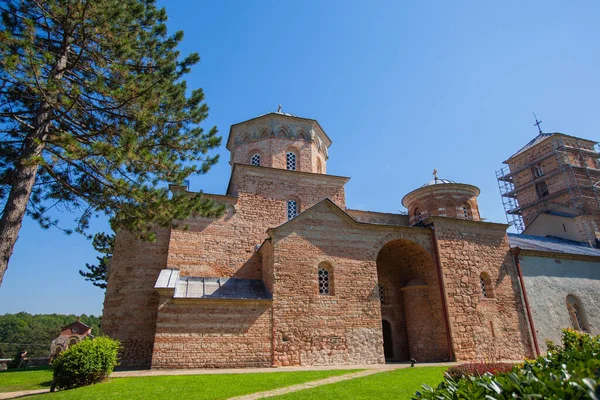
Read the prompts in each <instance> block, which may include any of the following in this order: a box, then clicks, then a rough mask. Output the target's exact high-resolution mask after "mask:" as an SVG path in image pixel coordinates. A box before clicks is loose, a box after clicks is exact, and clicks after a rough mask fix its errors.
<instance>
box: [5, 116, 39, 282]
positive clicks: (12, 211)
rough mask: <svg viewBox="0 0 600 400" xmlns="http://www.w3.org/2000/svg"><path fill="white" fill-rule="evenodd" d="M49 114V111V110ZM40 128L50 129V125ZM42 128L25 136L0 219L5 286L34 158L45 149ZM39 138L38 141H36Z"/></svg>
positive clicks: (30, 184)
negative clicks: (5, 275) (5, 276)
mask: <svg viewBox="0 0 600 400" xmlns="http://www.w3.org/2000/svg"><path fill="white" fill-rule="evenodd" d="M46 114H48V113H47V112H46ZM46 118H47V117H46ZM40 128H42V129H43V128H45V129H44V130H47V126H46V127H40ZM40 130H41V129H39V128H38V129H37V131H38V132H35V133H34V134H32V135H30V137H28V138H27V139H25V147H24V148H23V155H22V156H21V159H20V160H19V164H18V165H17V167H16V169H15V171H14V174H13V182H14V183H13V185H12V187H11V189H10V193H9V195H8V200H7V201H6V206H5V207H4V212H3V213H2V218H0V285H2V279H3V278H4V272H6V269H7V268H8V260H10V256H11V255H12V253H13V249H14V247H15V243H16V242H17V237H18V235H19V230H21V225H22V224H23V217H25V211H26V210H27V203H29V197H30V196H31V189H32V188H33V184H34V183H35V176H36V174H37V169H38V163H37V162H31V159H32V158H33V157H36V156H39V155H40V154H41V153H42V150H43V149H44V143H43V137H44V136H46V132H43V131H42V132H39V131H40ZM36 137H37V138H38V140H39V141H38V140H36ZM40 139H41V140H40Z"/></svg>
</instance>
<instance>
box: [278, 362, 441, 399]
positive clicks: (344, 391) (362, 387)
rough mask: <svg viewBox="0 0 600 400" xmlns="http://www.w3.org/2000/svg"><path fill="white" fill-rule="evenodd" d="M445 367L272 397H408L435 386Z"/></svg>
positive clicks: (392, 373)
mask: <svg viewBox="0 0 600 400" xmlns="http://www.w3.org/2000/svg"><path fill="white" fill-rule="evenodd" d="M446 369H448V367H418V368H404V369H397V370H395V371H390V372H381V373H379V374H375V375H369V376H365V377H363V378H356V379H351V380H348V381H343V382H338V383H333V384H331V385H323V386H319V387H316V388H314V389H307V390H300V391H298V392H294V393H290V394H286V395H283V396H278V397H273V398H274V399H278V400H292V399H303V400H310V399H369V400H371V399H397V400H401V399H410V398H411V397H412V396H413V395H414V394H415V392H416V391H417V390H421V385H422V384H424V383H426V384H428V385H429V386H432V387H436V386H437V385H438V384H439V383H440V382H441V381H442V379H443V377H444V371H445V370H446Z"/></svg>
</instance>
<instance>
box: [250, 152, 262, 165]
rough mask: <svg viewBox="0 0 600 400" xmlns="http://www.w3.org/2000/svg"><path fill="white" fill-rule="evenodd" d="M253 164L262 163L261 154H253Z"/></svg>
mask: <svg viewBox="0 0 600 400" xmlns="http://www.w3.org/2000/svg"><path fill="white" fill-rule="evenodd" d="M251 164H252V165H256V166H259V165H260V154H255V155H253V156H252V159H251Z"/></svg>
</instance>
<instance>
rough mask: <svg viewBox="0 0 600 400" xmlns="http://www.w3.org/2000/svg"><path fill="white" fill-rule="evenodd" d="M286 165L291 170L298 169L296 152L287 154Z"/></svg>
mask: <svg viewBox="0 0 600 400" xmlns="http://www.w3.org/2000/svg"><path fill="white" fill-rule="evenodd" d="M285 167H286V168H287V169H288V170H290V171H295V170H296V154H294V153H292V152H291V151H288V152H287V153H286V154H285Z"/></svg>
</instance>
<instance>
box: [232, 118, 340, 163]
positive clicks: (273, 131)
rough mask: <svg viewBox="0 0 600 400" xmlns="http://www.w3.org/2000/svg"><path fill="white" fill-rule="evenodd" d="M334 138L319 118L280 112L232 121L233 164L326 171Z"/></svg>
mask: <svg viewBox="0 0 600 400" xmlns="http://www.w3.org/2000/svg"><path fill="white" fill-rule="evenodd" d="M330 145H331V139H329V137H328V136H327V134H326V133H325V131H324V130H323V128H322V127H321V125H320V124H319V122H317V120H314V119H308V118H301V117H297V116H295V115H292V114H288V113H284V112H282V111H281V108H280V109H279V110H278V111H277V112H272V113H268V114H263V115H260V116H258V117H256V118H253V119H250V120H248V121H244V122H240V123H238V124H235V125H232V126H231V129H230V131H229V137H228V138H227V150H229V151H230V152H231V160H230V164H231V165H232V166H233V164H250V165H255V166H262V167H270V168H279V169H287V170H292V171H301V172H312V173H318V174H324V173H325V171H326V161H327V159H328V148H329V146H330Z"/></svg>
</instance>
